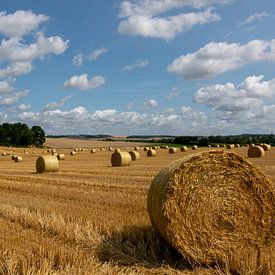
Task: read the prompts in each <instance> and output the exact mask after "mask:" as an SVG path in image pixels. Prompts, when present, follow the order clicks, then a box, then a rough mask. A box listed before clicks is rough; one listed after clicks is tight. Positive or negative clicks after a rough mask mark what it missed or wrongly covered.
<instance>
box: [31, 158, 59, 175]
mask: <svg viewBox="0 0 275 275" xmlns="http://www.w3.org/2000/svg"><path fill="white" fill-rule="evenodd" d="M58 170H59V162H58V159H57V157H56V156H53V155H47V156H40V157H39V158H38V159H37V160H36V171H37V173H43V172H57V171H58Z"/></svg>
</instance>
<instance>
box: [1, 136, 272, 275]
mask: <svg viewBox="0 0 275 275" xmlns="http://www.w3.org/2000/svg"><path fill="white" fill-rule="evenodd" d="M58 142H59V143H58ZM58 142H57V141H56V140H48V141H47V143H46V144H47V145H52V146H53V148H56V150H57V152H60V153H64V154H65V156H66V158H65V160H63V161H60V162H59V165H60V169H59V172H58V173H43V174H37V173H36V169H35V162H36V159H37V158H38V156H40V155H45V154H46V153H45V152H44V151H45V149H36V150H34V149H30V148H29V149H28V154H25V153H24V149H23V148H19V149H18V148H4V147H1V148H0V151H1V152H7V153H9V154H10V155H7V156H0V167H1V169H0V174H1V176H0V192H1V196H0V223H1V234H0V249H1V252H0V273H1V274H224V273H222V270H221V268H220V267H217V266H211V267H207V266H196V265H193V264H192V263H187V262H184V261H182V259H181V257H179V255H178V254H177V253H176V252H175V251H174V250H173V249H172V248H170V247H169V246H168V245H166V243H165V242H164V241H163V240H161V239H160V238H159V237H158V235H156V234H155V233H154V231H153V230H152V227H151V223H150V220H149V216H148V213H147V206H146V205H147V192H148V189H149V187H150V184H151V181H152V179H153V178H154V176H155V175H156V174H157V173H158V172H159V171H160V169H161V168H162V167H164V166H165V165H166V164H168V163H170V162H171V161H173V160H175V159H179V158H181V157H183V156H186V155H189V154H192V153H193V151H192V150H191V149H190V148H189V150H188V151H187V152H177V153H175V154H169V153H168V150H167V149H158V150H157V156H156V157H153V158H148V157H147V156H146V152H144V151H143V150H140V154H141V158H140V160H137V161H134V162H132V163H131V165H130V166H125V167H112V166H111V161H110V160H111V154H112V152H110V151H108V150H105V151H100V150H99V147H105V148H106V149H107V148H108V147H113V148H117V147H120V148H123V149H124V150H133V148H134V146H137V145H138V144H132V143H122V142H120V143H116V142H109V143H108V142H103V143H102V142H101V143H97V142H95V143H92V142H89V143H87V142H85V141H74V140H68V139H66V140H65V141H64V140H62V139H60V140H59V141H58ZM58 147H59V148H62V147H63V148H62V149H58ZM75 147H82V148H86V149H87V150H85V151H80V152H77V153H76V155H74V156H71V155H70V151H71V148H75ZM93 147H98V148H97V152H96V153H95V154H91V153H90V151H89V150H88V148H93ZM126 147H127V148H126ZM207 150H209V148H199V149H198V150H197V151H198V152H200V151H207ZM221 150H227V149H221ZM231 151H234V152H236V153H238V154H239V155H240V156H242V157H244V158H246V159H247V156H246V155H247V148H235V149H232V150H231ZM13 154H16V155H21V156H22V157H23V161H22V162H18V163H16V162H14V161H12V160H11V156H12V155H13ZM47 154H49V153H47ZM249 161H250V162H251V163H253V164H254V165H255V166H257V167H258V168H260V170H261V171H262V172H264V174H266V175H267V176H268V178H269V179H270V180H271V181H272V182H273V183H274V182H275V149H274V148H271V150H269V151H268V152H267V153H266V155H265V156H264V157H263V158H253V159H252V158H251V159H249ZM270 257H271V258H272V257H274V260H275V252H274V254H270ZM227 272H228V274H230V273H229V271H227ZM265 272H267V274H273V273H272V272H275V271H274V270H271V269H270V270H266V271H265Z"/></svg>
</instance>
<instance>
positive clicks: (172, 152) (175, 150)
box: [169, 147, 178, 154]
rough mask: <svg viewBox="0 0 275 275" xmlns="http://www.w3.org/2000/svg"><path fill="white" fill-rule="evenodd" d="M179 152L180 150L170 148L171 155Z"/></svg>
mask: <svg viewBox="0 0 275 275" xmlns="http://www.w3.org/2000/svg"><path fill="white" fill-rule="evenodd" d="M177 151H178V149H177V148H175V147H171V148H169V154H175V153H177Z"/></svg>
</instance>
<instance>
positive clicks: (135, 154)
mask: <svg viewBox="0 0 275 275" xmlns="http://www.w3.org/2000/svg"><path fill="white" fill-rule="evenodd" d="M129 154H130V155H131V158H132V160H138V159H140V154H139V152H137V151H130V152H129Z"/></svg>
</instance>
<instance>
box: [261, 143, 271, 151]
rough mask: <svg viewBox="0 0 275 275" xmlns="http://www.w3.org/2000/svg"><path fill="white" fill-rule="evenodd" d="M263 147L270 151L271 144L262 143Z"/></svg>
mask: <svg viewBox="0 0 275 275" xmlns="http://www.w3.org/2000/svg"><path fill="white" fill-rule="evenodd" d="M261 147H262V148H263V149H264V150H265V151H268V150H269V149H270V148H271V146H270V145H269V144H266V143H264V144H261Z"/></svg>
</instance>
